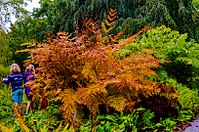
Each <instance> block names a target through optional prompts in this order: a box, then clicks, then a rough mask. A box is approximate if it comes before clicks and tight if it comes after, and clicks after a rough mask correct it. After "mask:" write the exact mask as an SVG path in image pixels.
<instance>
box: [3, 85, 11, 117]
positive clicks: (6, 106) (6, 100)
mask: <svg viewBox="0 0 199 132" xmlns="http://www.w3.org/2000/svg"><path fill="white" fill-rule="evenodd" d="M10 91H11V89H10V88H8V87H7V86H6V85H4V86H3V87H1V88H0V120H1V119H3V118H5V117H8V116H10V115H11V114H12V113H13V109H12V103H11V93H10Z"/></svg>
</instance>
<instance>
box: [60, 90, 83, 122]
mask: <svg viewBox="0 0 199 132" xmlns="http://www.w3.org/2000/svg"><path fill="white" fill-rule="evenodd" d="M58 95H59V96H58V97H57V100H60V101H61V102H62V105H61V107H60V109H61V111H62V114H63V117H64V118H65V119H66V120H67V121H69V122H70V123H72V122H73V117H74V113H75V112H78V111H77V105H78V104H79V103H80V101H79V99H78V98H77V96H76V95H75V94H74V91H73V90H72V89H65V90H64V91H62V92H60V93H59V94H58Z"/></svg>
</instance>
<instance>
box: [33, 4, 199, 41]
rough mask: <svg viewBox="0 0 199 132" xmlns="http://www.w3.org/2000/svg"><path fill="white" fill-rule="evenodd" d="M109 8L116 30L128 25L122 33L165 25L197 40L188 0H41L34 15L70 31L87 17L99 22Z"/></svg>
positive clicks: (196, 30)
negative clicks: (112, 11)
mask: <svg viewBox="0 0 199 132" xmlns="http://www.w3.org/2000/svg"><path fill="white" fill-rule="evenodd" d="M109 8H113V9H116V10H117V12H118V25H117V29H116V30H117V31H118V30H121V27H125V26H128V28H127V29H126V31H125V32H124V34H125V35H132V34H134V33H135V32H137V31H138V30H139V29H140V28H141V27H143V26H145V25H148V26H152V27H156V26H160V25H166V26H169V27H171V28H172V29H177V30H179V31H180V32H181V33H185V32H188V33H189V37H190V38H195V39H197V40H198V23H197V22H198V18H197V20H196V19H193V12H194V11H195V9H194V8H193V5H192V2H191V1H190V0H133V1H132V0H55V1H46V0H44V1H42V2H41V8H39V9H38V10H37V11H36V12H35V16H36V17H41V18H47V20H48V24H49V26H48V28H49V30H51V31H53V32H54V33H57V32H59V31H67V32H71V31H74V30H75V27H76V26H80V27H81V24H82V20H84V19H85V18H86V16H89V17H91V18H93V19H94V18H97V19H99V20H100V21H102V20H103V19H104V18H106V17H107V11H108V10H109Z"/></svg>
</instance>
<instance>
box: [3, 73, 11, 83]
mask: <svg viewBox="0 0 199 132" xmlns="http://www.w3.org/2000/svg"><path fill="white" fill-rule="evenodd" d="M11 81H12V77H11V76H10V75H9V76H8V79H7V78H4V79H3V83H5V84H9V83H10V82H11Z"/></svg>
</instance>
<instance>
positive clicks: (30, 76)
mask: <svg viewBox="0 0 199 132" xmlns="http://www.w3.org/2000/svg"><path fill="white" fill-rule="evenodd" d="M34 75H35V68H34V66H33V65H31V64H30V65H29V66H27V67H26V69H25V73H24V84H25V94H26V97H27V100H28V103H27V106H26V114H28V113H29V111H30V108H32V110H33V111H34V106H33V102H32V95H31V90H30V85H29V84H27V82H29V81H32V80H34Z"/></svg>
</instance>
